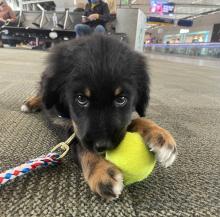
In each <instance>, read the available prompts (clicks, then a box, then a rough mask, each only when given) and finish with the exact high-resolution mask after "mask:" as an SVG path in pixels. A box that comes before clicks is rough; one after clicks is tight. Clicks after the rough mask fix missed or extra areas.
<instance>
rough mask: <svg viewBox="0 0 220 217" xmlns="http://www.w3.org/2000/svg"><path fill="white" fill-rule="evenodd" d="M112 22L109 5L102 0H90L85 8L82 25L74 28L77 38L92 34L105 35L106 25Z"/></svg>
mask: <svg viewBox="0 0 220 217" xmlns="http://www.w3.org/2000/svg"><path fill="white" fill-rule="evenodd" d="M109 20H110V14H109V8H108V4H107V3H105V2H103V1H102V0H89V1H88V3H87V4H86V6H85V11H84V16H82V24H77V25H75V27H74V30H75V32H76V37H81V36H85V35H89V34H91V33H92V32H99V33H105V24H106V23H107V22H108V21H109Z"/></svg>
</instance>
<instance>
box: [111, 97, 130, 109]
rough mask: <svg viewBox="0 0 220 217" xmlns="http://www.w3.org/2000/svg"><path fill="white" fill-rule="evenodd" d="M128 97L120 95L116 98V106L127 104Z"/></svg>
mask: <svg viewBox="0 0 220 217" xmlns="http://www.w3.org/2000/svg"><path fill="white" fill-rule="evenodd" d="M127 101H128V99H127V98H126V97H125V96H119V97H117V98H116V99H115V101H114V103H115V106H116V107H123V106H125V105H126V103H127Z"/></svg>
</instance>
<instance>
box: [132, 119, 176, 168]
mask: <svg viewBox="0 0 220 217" xmlns="http://www.w3.org/2000/svg"><path fill="white" fill-rule="evenodd" d="M128 130H129V131H132V132H139V133H140V134H141V136H142V137H143V138H144V141H145V143H146V144H147V145H148V146H149V147H150V149H151V150H152V151H153V152H155V154H156V157H157V159H158V161H159V162H161V164H162V165H163V166H165V167H168V166H170V165H171V164H172V163H173V162H174V160H175V158H176V155H177V149H176V142H175V140H174V138H173V137H172V135H171V134H170V133H169V132H168V131H167V130H165V129H163V128H162V127H160V126H158V125H157V124H156V123H154V122H153V121H151V120H148V119H145V118H137V119H135V120H133V121H132V123H131V124H130V125H129V127H128Z"/></svg>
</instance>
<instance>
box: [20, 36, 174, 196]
mask: <svg viewBox="0 0 220 217" xmlns="http://www.w3.org/2000/svg"><path fill="white" fill-rule="evenodd" d="M148 101H149V75H148V72H147V66H146V60H145V58H144V57H143V56H141V55H140V54H138V53H136V52H134V51H132V50H131V49H130V48H129V47H128V46H127V45H125V44H124V43H121V42H119V41H118V40H116V39H113V38H110V37H107V36H101V35H93V36H90V37H84V38H80V39H75V40H72V41H69V42H66V43H62V44H60V45H58V46H57V47H56V48H54V49H53V50H52V51H51V54H50V55H49V60H48V65H47V68H46V69H45V71H44V72H43V75H42V79H41V83H40V89H39V93H38V95H37V96H35V97H31V98H29V99H28V100H27V101H26V102H25V104H24V105H22V107H21V110H22V111H24V112H32V111H35V110H38V109H42V110H43V111H45V112H46V113H47V114H49V116H50V117H53V118H54V120H55V121H56V117H58V116H59V117H62V119H63V122H64V123H65V122H66V123H67V124H69V123H71V125H72V126H73V128H74V131H75V132H76V135H77V138H78V143H77V145H76V146H74V147H76V148H75V154H76V155H77V159H78V162H79V164H80V166H81V168H82V171H83V174H84V176H85V179H86V181H87V182H88V184H89V186H90V188H91V190H92V191H94V192H96V193H98V194H99V195H101V196H102V197H104V198H106V199H112V198H115V197H118V196H119V195H120V193H121V191H122V189H123V176H122V174H121V172H120V171H119V170H118V169H117V168H116V167H115V166H114V165H112V164H111V163H109V162H108V161H106V160H105V159H103V157H102V155H100V153H103V152H105V151H106V150H108V149H113V148H115V147H116V146H117V145H118V144H119V143H120V141H121V140H122V138H123V137H124V135H125V132H126V130H127V129H128V130H130V131H138V132H140V133H141V135H142V136H143V137H144V139H145V141H146V144H150V145H149V146H150V148H151V149H152V151H154V152H155V153H156V156H157V158H158V160H159V161H160V162H161V163H162V165H164V166H169V165H171V164H172V163H173V161H174V159H175V156H176V144H175V141H174V139H173V137H172V136H171V135H170V133H169V132H168V131H166V130H165V129H163V128H161V127H159V126H158V125H156V124H155V123H153V122H152V121H150V120H147V119H144V118H137V119H134V120H132V113H133V112H137V113H138V114H139V116H140V117H143V116H144V115H145V110H146V107H147V105H148ZM60 119H61V118H59V120H60Z"/></svg>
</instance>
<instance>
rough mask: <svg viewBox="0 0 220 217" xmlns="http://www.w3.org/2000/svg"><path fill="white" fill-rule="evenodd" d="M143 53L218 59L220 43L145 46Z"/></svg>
mask: <svg viewBox="0 0 220 217" xmlns="http://www.w3.org/2000/svg"><path fill="white" fill-rule="evenodd" d="M144 49H145V52H158V53H164V54H177V55H187V56H207V57H216V58H220V43H184V44H183V43H178V44H145V45H144Z"/></svg>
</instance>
